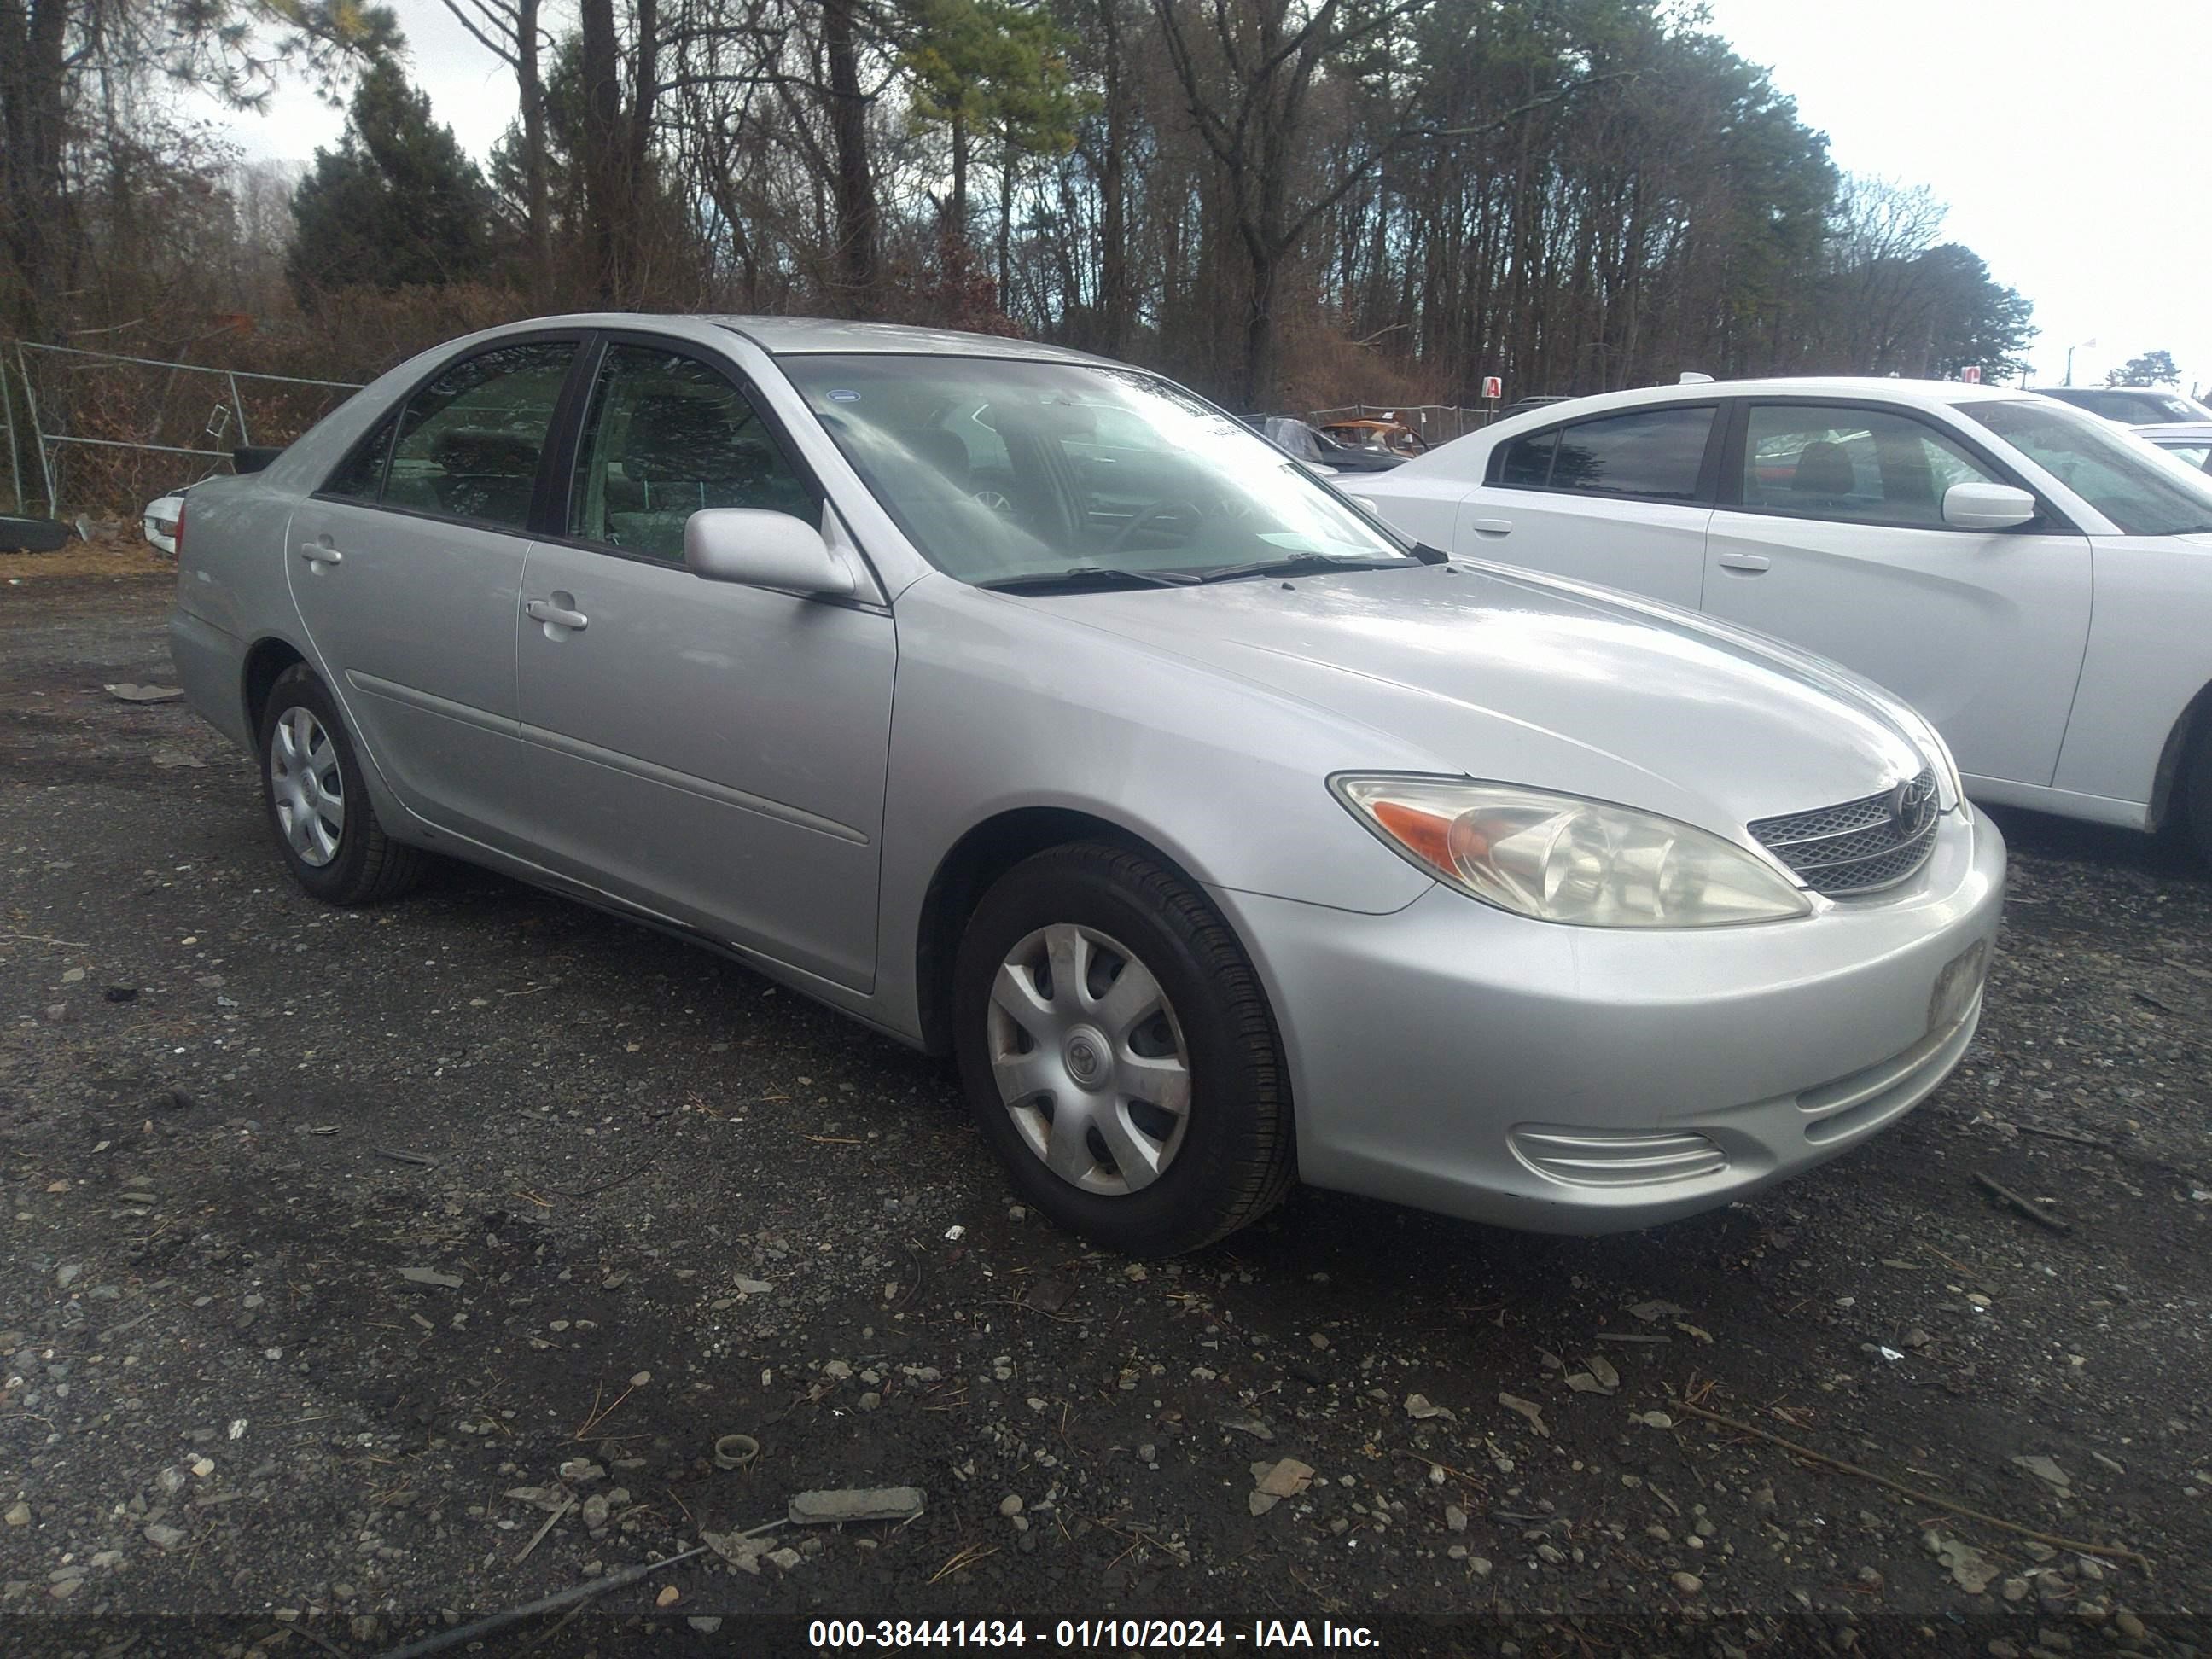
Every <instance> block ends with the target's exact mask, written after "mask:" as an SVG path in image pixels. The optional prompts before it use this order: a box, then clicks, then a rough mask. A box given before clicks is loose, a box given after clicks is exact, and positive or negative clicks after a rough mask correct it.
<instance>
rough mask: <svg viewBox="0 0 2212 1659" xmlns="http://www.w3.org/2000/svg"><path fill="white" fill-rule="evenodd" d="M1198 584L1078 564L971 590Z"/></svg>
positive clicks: (1170, 575) (1164, 574) (1177, 576)
mask: <svg viewBox="0 0 2212 1659" xmlns="http://www.w3.org/2000/svg"><path fill="white" fill-rule="evenodd" d="M1197 580H1199V578H1198V577H1196V576H1188V575H1184V574H1182V573H1181V572H1178V571H1167V570H1126V569H1122V568H1118V567H1116V566H1113V565H1103V564H1078V565H1070V566H1069V567H1068V568H1066V569H1065V570H1042V571H1038V572H1036V573H1034V574H1030V575H1027V576H999V577H995V578H994V579H993V580H989V581H987V582H977V583H976V584H975V586H978V587H982V588H987V589H989V590H990V591H991V592H994V593H1060V592H1080V591H1082V590H1083V589H1085V588H1110V587H1188V586H1190V585H1191V584H1192V583H1193V582H1194V581H1197Z"/></svg>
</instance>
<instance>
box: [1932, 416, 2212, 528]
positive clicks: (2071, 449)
mask: <svg viewBox="0 0 2212 1659" xmlns="http://www.w3.org/2000/svg"><path fill="white" fill-rule="evenodd" d="M1955 407H1956V408H1957V410H1958V411H1959V413H1960V414H1961V415H1963V416H1966V419H1968V420H1970V421H1972V422H1974V423H1975V424H1976V425H1978V426H1982V427H1986V428H1988V429H1989V430H1990V431H1991V432H1994V433H1995V434H1996V435H1997V436H1998V437H2000V438H2002V439H2003V440H2004V441H2006V442H2007V443H2008V444H2010V445H2011V446H2012V447H2014V448H2015V449H2017V450H2018V451H2020V453H2021V454H2023V455H2025V456H2027V458H2028V459H2030V460H2032V461H2033V462H2034V463H2035V464H2036V465H2038V466H2039V467H2041V468H2042V469H2043V470H2044V471H2046V472H2048V473H2050V474H2051V477H2054V478H2057V480H2058V481H2059V483H2063V484H2064V485H2065V486H2066V487H2067V488H2068V489H2070V490H2072V491H2073V492H2074V493H2075V495H2079V496H2080V497H2081V499H2082V500H2083V501H2087V502H2088V503H2089V505H2090V506H2092V507H2095V508H2096V509H2097V511H2098V512H2100V513H2103V514H2104V515H2105V516H2106V518H2107V519H2110V520H2112V523H2113V525H2114V526H2116V527H2117V528H2118V531H2119V532H2120V533H2121V534H2122V535H2124V536H2186V535H2191V534H2195V533H2197V532H2202V531H2212V477H2207V475H2205V474H2204V473H2202V472H2194V473H2193V472H2191V471H2189V470H2188V468H2187V467H2185V466H2184V465H2182V464H2181V463H2180V462H2179V461H2177V460H2174V459H2171V458H2169V457H2167V456H2164V455H2161V454H2160V453H2159V452H2158V451H2157V450H2155V449H2153V448H2152V447H2150V446H2149V445H2148V444H2147V443H2145V442H2143V441H2142V439H2140V438H2138V437H2136V435H2134V434H2132V433H2130V432H2126V431H2124V430H2122V429H2121V428H2118V427H2115V426H2113V425H2112V424H2111V423H2110V422H2106V421H2103V420H2100V419H2099V418H2098V417H2097V416H2094V415H2087V414H2084V413H2083V412H2082V411H2081V410H2078V409H2075V408H2072V407H2071V406H2069V405H2068V404H2061V403H2055V402H2053V401H2052V400H2051V399H2050V398H2002V399H1998V400H1995V401H1990V402H1984V401H1983V400H1980V399H1976V400H1975V401H1973V402H1972V403H1966V404H1957V405H1955Z"/></svg>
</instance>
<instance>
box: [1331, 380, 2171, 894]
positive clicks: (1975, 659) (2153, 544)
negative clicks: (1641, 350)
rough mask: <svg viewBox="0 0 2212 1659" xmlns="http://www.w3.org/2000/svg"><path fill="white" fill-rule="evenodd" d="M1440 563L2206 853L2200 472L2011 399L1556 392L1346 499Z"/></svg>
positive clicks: (1808, 389)
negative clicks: (1746, 632)
mask: <svg viewBox="0 0 2212 1659" xmlns="http://www.w3.org/2000/svg"><path fill="white" fill-rule="evenodd" d="M1345 482H1346V485H1347V486H1348V487H1349V488H1350V489H1351V490H1352V493H1354V494H1355V495H1356V496H1357V498H1358V500H1360V501H1363V502H1364V503H1366V504H1368V505H1369V506H1370V507H1372V508H1373V509H1374V510H1375V511H1376V512H1377V513H1380V514H1381V515H1382V516H1383V518H1385V519H1386V520H1389V521H1390V522H1391V523H1392V524H1394V525H1395V526H1397V527H1398V528H1399V529H1400V530H1401V531H1404V532H1407V533H1409V534H1411V535H1413V536H1417V537H1419V538H1421V539H1422V540H1424V541H1425V542H1428V543H1431V544H1433V545H1435V546H1437V547H1440V548H1445V549H1449V550H1451V551H1453V552H1455V553H1458V554H1461V555H1466V556H1476V557H1480V558H1487V559H1491V560H1494V561H1497V562H1500V563H1511V564H1517V565H1524V566H1528V567H1529V568H1534V569H1537V570H1543V571H1548V572H1551V573H1553V574H1557V575H1562V576H1569V577H1576V578H1579V579H1582V580H1586V581H1589V582H1594V583H1601V584H1603V585H1605V586H1611V587H1619V588H1626V589H1629V590H1631V591H1632V592H1638V593H1644V594H1648V595H1650V596H1651V597H1652V598H1654V599H1661V600H1664V601H1666V602H1667V603H1668V604H1670V605H1677V606H1679V607H1680V608H1681V609H1682V610H1684V611H1699V612H1701V613H1703V614H1704V615H1705V617H1707V618H1709V619H1711V620H1713V621H1717V622H1721V623H1733V624H1736V625H1739V626H1741V627H1742V628H1744V629H1753V630H1757V631H1758V632H1759V633H1762V634H1770V635H1778V636H1780V637H1781V638H1783V639H1785V640H1790V641H1794V642H1795V643H1796V644H1798V645H1800V646H1802V647H1808V648H1809V649H1811V650H1813V651H1815V652H1818V653H1821V654H1823V655H1825V656H1827V657H1830V658H1832V659H1834V660H1836V661H1838V662H1840V663H1842V664H1844V665H1846V666H1848V667H1850V668H1853V669H1856V670H1857V671H1859V672H1860V673H1862V674H1864V675H1866V676H1868V677H1869V678H1872V679H1875V680H1877V681H1879V682H1880V683H1881V684H1883V685H1885V686H1887V688H1888V689H1889V690H1893V691H1894V692H1897V693H1899V695H1901V696H1903V697H1905V699H1906V700H1907V701H1908V702H1911V703H1914V704H1916V705H1917V707H1918V708H1919V709H1920V711H1921V712H1922V713H1923V714H1925V715H1927V716H1928V717H1929V719H1930V720H1932V721H1933V722H1934V723H1935V725H1936V726H1937V728H1938V729H1939V730H1941V731H1942V734H1943V736H1944V737H1945V738H1947V739H1948V741H1949V743H1950V745H1951V747H1952V749H1953V750H1954V752H1955V753H1956V755H1957V756H1958V759H1959V765H1960V770H1961V771H1962V772H1963V773H1964V774H1965V775H1966V778H1965V781H1966V788H1967V792H1968V793H1970V794H1971V795H1972V796H1973V797H1974V798H1975V799H1978V800H1984V801H1993V802H1997V803H2000V804H2004V805H2016V806H2029V807H2034V808H2037V809H2039V810H2041V811H2047V812H2057V813H2062V814H2064V815H2066V816H2069V817H2080V818H2087V819H2091V820H2093V821H2095V822H2098V823H2115V824H2122V825H2126V826H2129V827H2131V828H2135V829H2157V828H2158V827H2159V826H2160V823H2162V822H2164V821H2166V820H2167V819H2168V818H2170V817H2180V818H2185V820H2186V822H2187V823H2188V825H2189V828H2190V830H2191V834H2192V835H2193V836H2194V838H2195V840H2196V842H2197V847H2198V848H2199V849H2200V850H2201V851H2202V852H2203V854H2204V855H2205V857H2206V858H2207V859H2208V860H2212V477H2207V476H2206V475H2205V474H2204V473H2203V472H2201V471H2191V470H2190V469H2189V468H2188V467H2187V466H2185V465H2184V464H2182V463H2181V462H2180V461H2179V460H2177V459H2173V458H2172V457H2169V456H2166V455H2162V454H2160V453H2159V452H2157V451H2156V450H2154V449H2153V448H2152V447H2150V446H2149V445H2148V444H2145V443H2143V442H2142V441H2140V440H2139V439H2137V438H2136V437H2134V436H2133V435H2130V434H2129V433H2128V432H2127V431H2125V430H2124V428H2118V427H2116V426H2113V425H2112V424H2111V423H2110V422H2105V421H2100V420H2099V419H2097V418H2096V417H2095V416H2092V415H2087V414H2085V413H2083V412H2081V410H2076V409H2072V408H2069V407H2068V406H2067V405H2065V404H2059V403H2057V402H2054V401H2053V400H2051V399H2050V398H2044V397H2041V396H2039V395H2037V394H2034V393H2032V392H2018V391H2008V390H2006V389H2003V388H1999V387H1988V386H1960V385H1954V384H1950V383H1947V382H1939V381H1916V380H1840V379H1839V380H1736V381H1725V382H1717V383H1716V382H1711V381H1706V382H1700V383H1695V384H1689V385H1683V386H1656V387H1649V388H1645V389H1644V390H1640V391H1634V392H1608V393H1606V394H1605V395H1603V396H1601V397H1595V398H1577V399H1575V400H1574V401H1572V402H1571V403H1565V404H1553V406H1551V407H1549V408H1546V409H1541V410H1534V411H1531V412H1530V413H1528V414H1527V415H1522V416H1516V418H1514V419H1511V420H1507V421H1501V422H1498V423H1497V424H1496V425H1494V426H1492V427H1490V428H1487V429H1486V430H1484V431H1481V432H1478V433H1475V434H1473V435H1470V436H1468V437H1465V438H1462V439H1459V440H1458V441H1455V442H1453V443H1449V444H1445V445H1443V447H1440V448H1437V449H1435V450H1432V451H1431V452H1430V453H1428V454H1426V455H1423V456H1420V457H1419V458H1418V459H1413V460H1410V461H1408V462H1407V463H1406V465H1403V466H1401V467H1400V468H1398V469H1397V470H1396V471H1393V472H1389V473H1386V474H1383V475H1381V476H1379V477H1372V478H1359V479H1357V480H1346V481H1345Z"/></svg>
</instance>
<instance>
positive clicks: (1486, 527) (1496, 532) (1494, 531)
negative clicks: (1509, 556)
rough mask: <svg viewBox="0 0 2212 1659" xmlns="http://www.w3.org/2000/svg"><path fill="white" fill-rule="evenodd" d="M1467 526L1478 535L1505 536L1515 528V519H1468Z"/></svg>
mask: <svg viewBox="0 0 2212 1659" xmlns="http://www.w3.org/2000/svg"><path fill="white" fill-rule="evenodd" d="M1467 527H1468V529H1469V530H1472V531H1474V532H1476V533H1477V534H1478V535H1483V536H1504V535H1507V534H1510V532H1511V531H1512V529H1513V520H1510V519H1469V520H1468V521H1467Z"/></svg>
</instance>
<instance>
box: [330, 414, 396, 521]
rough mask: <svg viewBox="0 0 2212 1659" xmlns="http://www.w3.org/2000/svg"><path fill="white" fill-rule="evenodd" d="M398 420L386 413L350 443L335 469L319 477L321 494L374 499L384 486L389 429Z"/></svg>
mask: <svg viewBox="0 0 2212 1659" xmlns="http://www.w3.org/2000/svg"><path fill="white" fill-rule="evenodd" d="M398 424H399V419H398V416H390V415H388V416H386V417H385V418H384V420H383V421H382V422H380V424H379V425H378V427H377V428H376V430H375V431H374V432H372V433H370V434H369V435H368V436H367V437H366V438H363V439H362V441H360V442H359V443H357V444H356V445H355V446H354V447H353V453H351V454H349V455H348V456H347V457H346V458H345V459H344V460H343V461H342V462H340V463H339V464H338V469H337V471H335V472H333V473H331V476H330V477H328V478H326V479H325V480H324V481H323V488H322V494H324V495H337V496H339V497H341V498H342V499H343V500H345V501H374V500H375V499H376V497H377V495H378V492H380V490H382V489H383V488H384V461H385V458H386V456H387V455H389V454H391V453H392V429H393V428H395V427H397V426H398Z"/></svg>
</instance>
